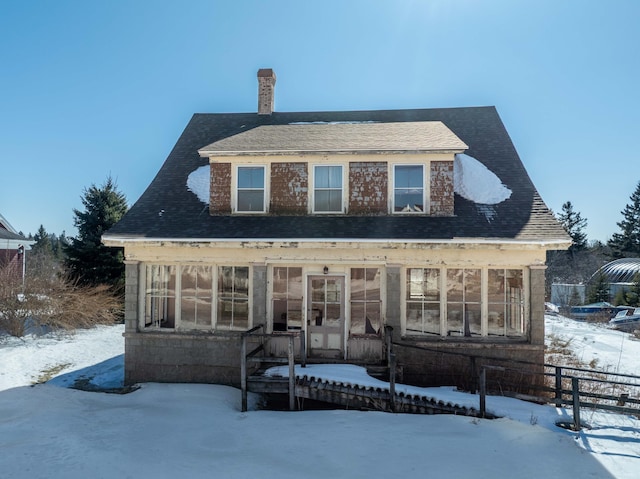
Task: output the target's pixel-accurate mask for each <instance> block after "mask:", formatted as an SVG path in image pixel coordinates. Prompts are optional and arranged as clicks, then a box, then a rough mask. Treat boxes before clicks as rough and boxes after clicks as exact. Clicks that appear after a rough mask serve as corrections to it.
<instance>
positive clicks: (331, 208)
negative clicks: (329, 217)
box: [313, 165, 342, 213]
mask: <svg viewBox="0 0 640 479" xmlns="http://www.w3.org/2000/svg"><path fill="white" fill-rule="evenodd" d="M313 211H314V212H316V213H342V166H340V165H332V166H316V167H315V168H314V173H313Z"/></svg>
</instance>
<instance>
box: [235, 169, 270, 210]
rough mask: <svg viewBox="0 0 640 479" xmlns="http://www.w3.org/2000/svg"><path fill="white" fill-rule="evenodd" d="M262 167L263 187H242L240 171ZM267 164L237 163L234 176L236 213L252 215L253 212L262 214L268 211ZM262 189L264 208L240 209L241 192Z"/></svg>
mask: <svg viewBox="0 0 640 479" xmlns="http://www.w3.org/2000/svg"><path fill="white" fill-rule="evenodd" d="M250 168H251V169H258V168H259V169H261V170H262V188H244V187H243V188H241V187H240V184H239V183H240V171H241V170H242V169H250ZM267 171H268V168H267V165H264V164H242V165H236V166H235V168H234V175H235V176H234V178H233V185H234V188H233V193H234V198H233V211H234V213H238V214H243V215H252V214H262V213H267V211H268V198H269V195H268V184H269V181H268V177H267ZM260 190H261V191H262V210H241V209H240V193H241V192H244V191H260Z"/></svg>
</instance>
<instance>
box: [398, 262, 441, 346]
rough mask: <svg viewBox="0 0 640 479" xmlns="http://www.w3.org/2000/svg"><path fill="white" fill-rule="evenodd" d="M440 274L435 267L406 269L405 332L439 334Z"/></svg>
mask: <svg viewBox="0 0 640 479" xmlns="http://www.w3.org/2000/svg"><path fill="white" fill-rule="evenodd" d="M440 276H441V275H440V270H439V269H437V268H410V269H407V278H406V295H407V301H406V311H407V334H425V335H440Z"/></svg>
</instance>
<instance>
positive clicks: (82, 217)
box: [63, 177, 128, 288]
mask: <svg viewBox="0 0 640 479" xmlns="http://www.w3.org/2000/svg"><path fill="white" fill-rule="evenodd" d="M82 204H83V205H84V207H85V210H84V211H79V210H76V209H74V210H73V213H74V215H75V218H74V225H75V226H76V227H77V228H78V236H77V237H75V238H71V239H70V241H69V244H68V245H67V246H63V249H64V252H65V254H66V258H65V265H66V267H67V269H68V270H69V273H70V274H71V276H72V277H74V278H75V279H76V280H78V282H79V283H80V284H86V285H98V284H108V285H112V286H115V287H117V288H120V287H122V285H123V284H124V264H123V262H122V261H123V253H122V248H108V247H106V246H104V245H103V244H102V242H101V239H102V234H103V233H105V232H106V231H107V230H108V229H109V228H111V227H112V226H113V225H114V224H115V223H116V222H118V221H119V220H120V218H122V216H124V214H125V213H126V212H127V209H128V207H127V200H126V198H125V196H124V194H122V193H121V192H119V191H118V189H117V186H116V184H115V182H114V181H113V180H112V179H111V177H108V178H107V181H106V182H105V183H104V184H103V185H102V186H100V187H97V186H95V185H94V184H92V185H91V186H90V187H89V188H88V189H85V190H84V192H83V196H82Z"/></svg>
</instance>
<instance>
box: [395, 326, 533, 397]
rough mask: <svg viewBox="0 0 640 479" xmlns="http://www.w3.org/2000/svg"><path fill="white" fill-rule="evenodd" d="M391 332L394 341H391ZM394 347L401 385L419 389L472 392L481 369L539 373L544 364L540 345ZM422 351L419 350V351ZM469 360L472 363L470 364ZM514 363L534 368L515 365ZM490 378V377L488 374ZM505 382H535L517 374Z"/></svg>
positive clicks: (415, 343)
mask: <svg viewBox="0 0 640 479" xmlns="http://www.w3.org/2000/svg"><path fill="white" fill-rule="evenodd" d="M395 337H396V336H395V331H394V341H395V340H396V339H395ZM401 343H402V344H406V345H407V346H408V347H403V346H394V352H395V354H396V363H397V364H398V366H399V367H400V372H401V376H402V382H404V383H406V384H416V385H420V386H457V387H460V388H465V389H474V386H475V385H476V381H477V378H478V374H479V373H480V369H481V367H482V366H483V365H494V366H502V367H510V366H512V367H514V368H519V369H522V370H528V371H530V372H532V373H539V372H541V370H542V365H543V364H544V345H532V344H506V343H505V344H497V343H472V342H458V343H444V342H442V341H440V342H436V341H408V340H405V341H401ZM421 347H422V348H425V349H420V348H421ZM471 356H473V357H475V360H473V361H472V360H471ZM518 361H524V362H527V363H537V364H518V363H517V362H518ZM492 374H494V373H493V372H492ZM518 376H519V378H511V379H510V380H509V382H514V383H516V384H517V383H518V382H519V383H520V385H521V386H522V387H526V385H528V384H530V383H531V382H536V381H537V379H536V378H535V377H533V376H529V375H522V374H518Z"/></svg>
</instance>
